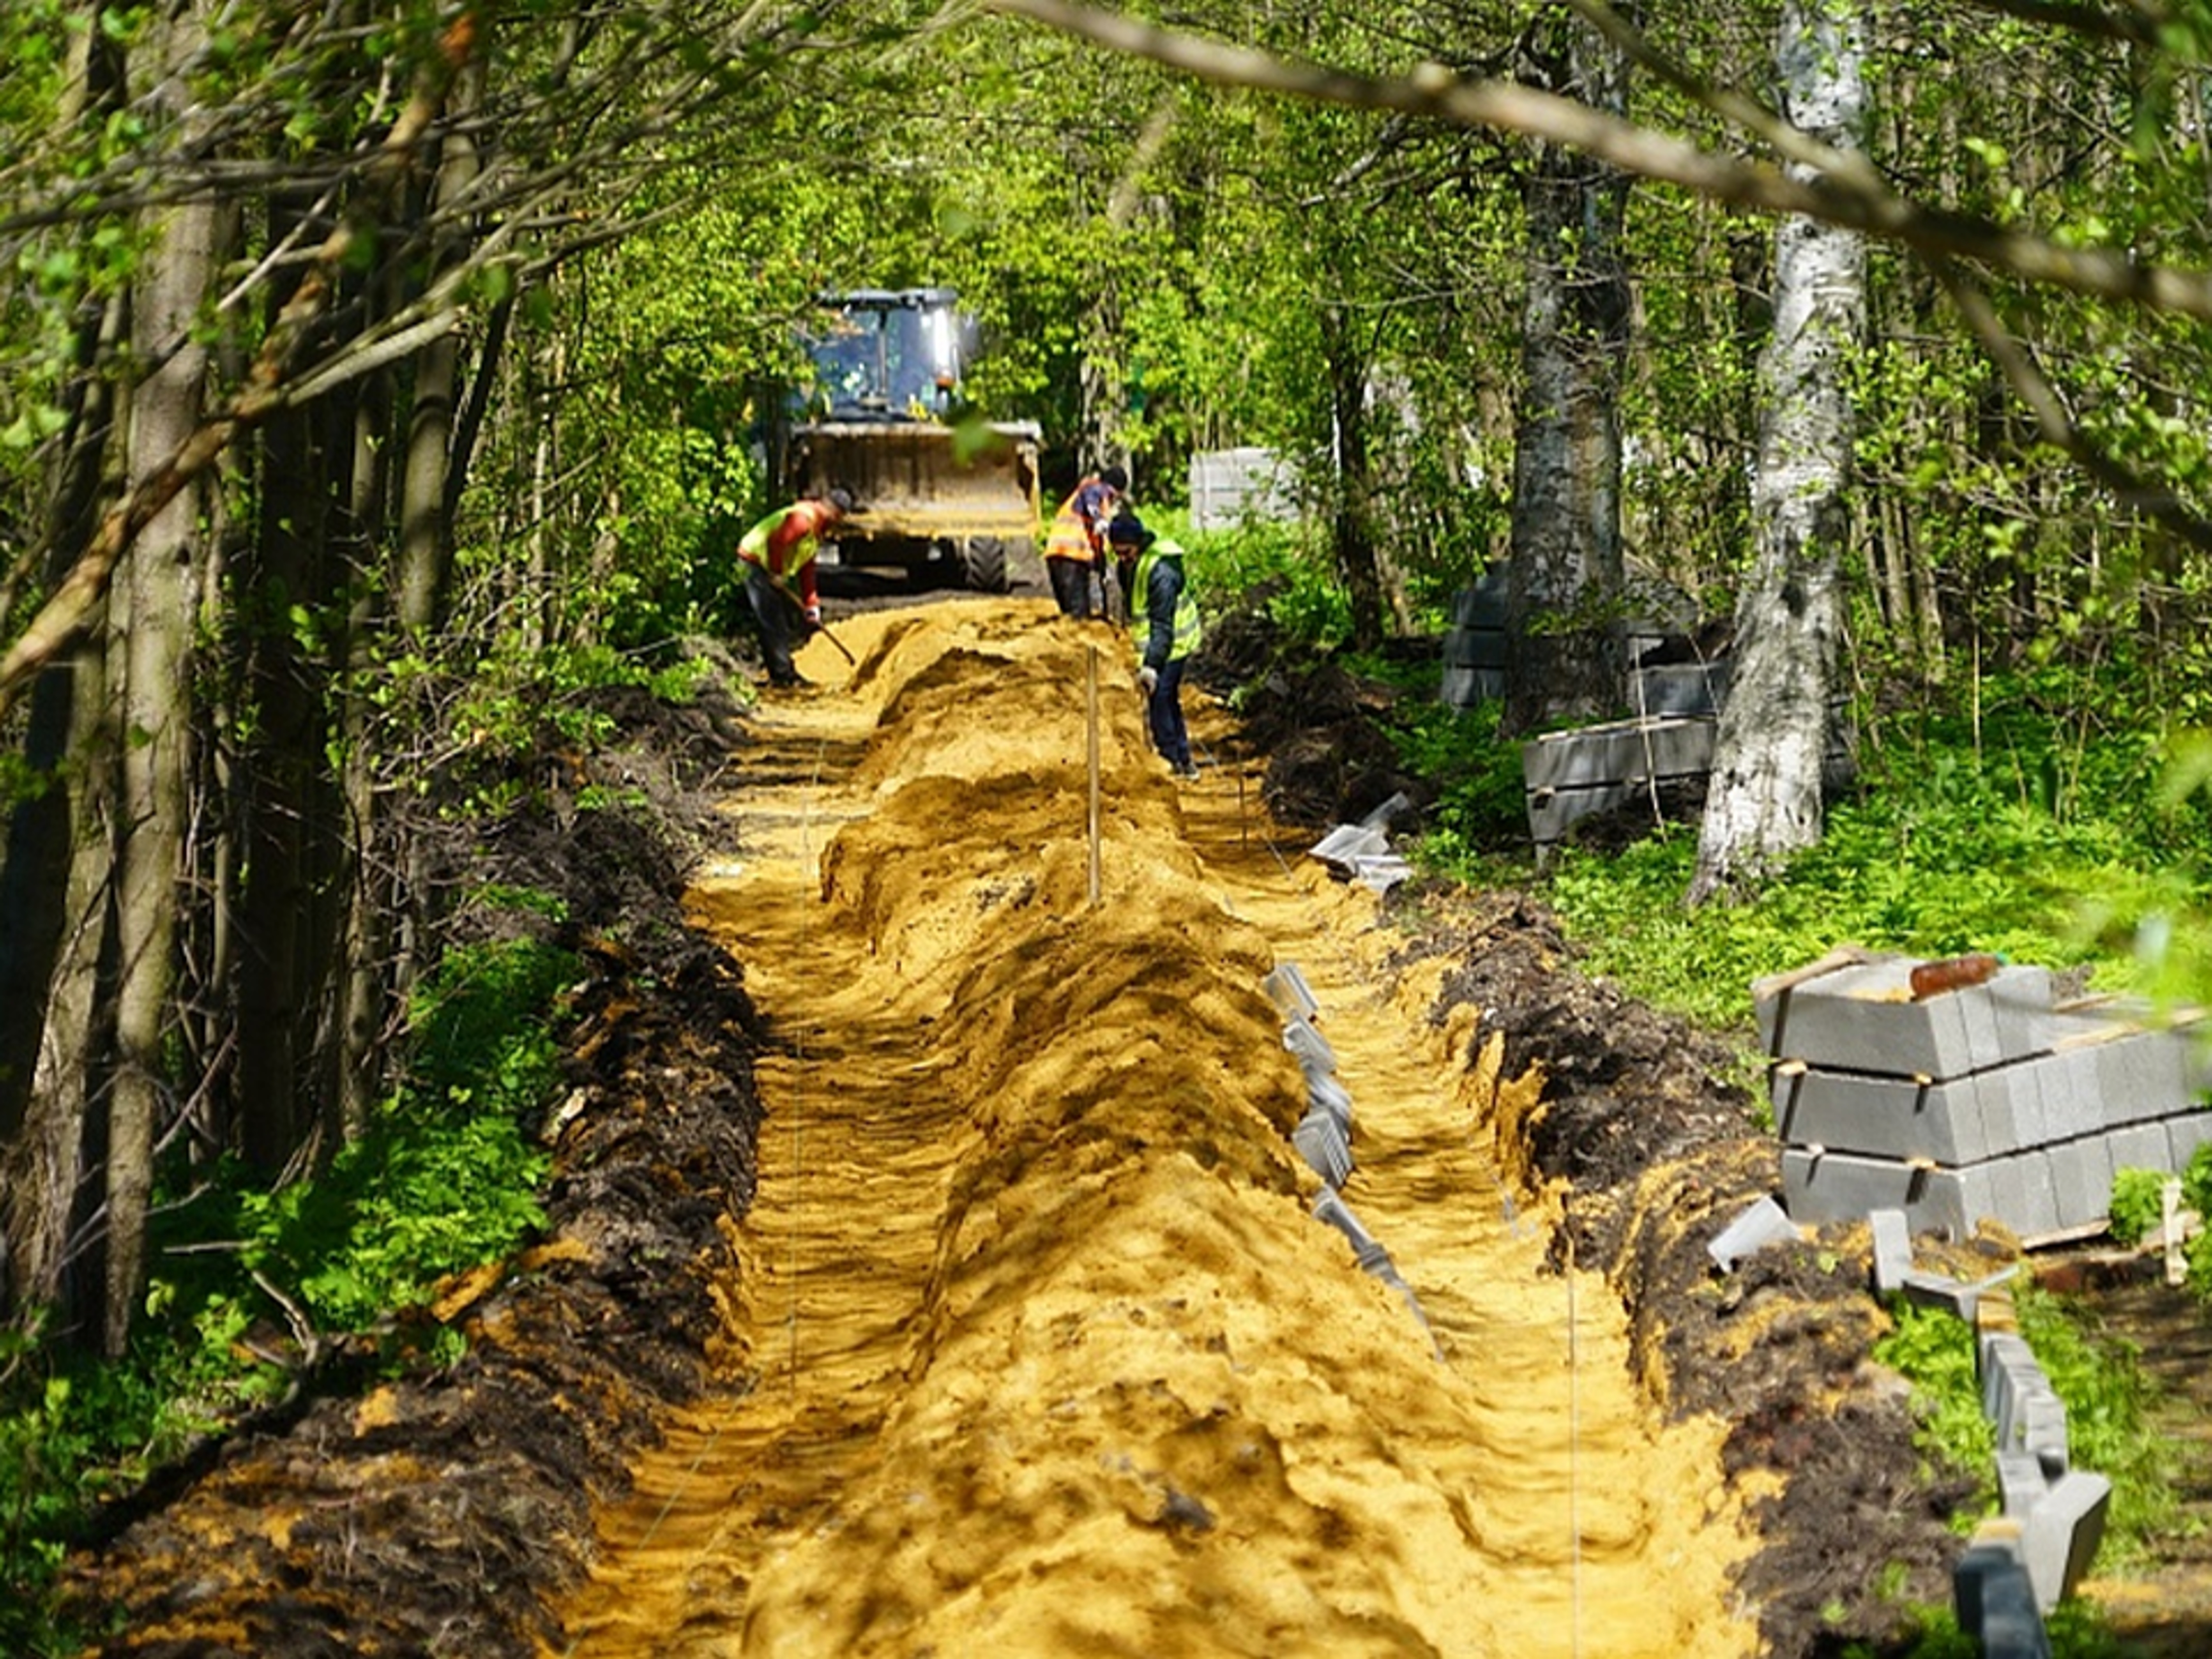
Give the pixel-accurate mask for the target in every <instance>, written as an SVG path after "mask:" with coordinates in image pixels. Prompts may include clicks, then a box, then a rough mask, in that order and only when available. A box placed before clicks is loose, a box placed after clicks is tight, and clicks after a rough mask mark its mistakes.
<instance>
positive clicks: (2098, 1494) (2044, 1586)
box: [2021, 1469, 2112, 1613]
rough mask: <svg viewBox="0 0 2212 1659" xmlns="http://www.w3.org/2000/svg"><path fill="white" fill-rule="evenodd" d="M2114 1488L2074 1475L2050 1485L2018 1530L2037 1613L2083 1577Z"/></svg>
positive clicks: (2098, 1478)
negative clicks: (2019, 1530)
mask: <svg viewBox="0 0 2212 1659" xmlns="http://www.w3.org/2000/svg"><path fill="white" fill-rule="evenodd" d="M2111 1506H2112V1482H2111V1481H2109V1480H2106V1478H2105V1477H2104V1476H2103V1475H2101V1474H2091V1473H2090V1472H2089V1471H2088V1470H2087V1469H2074V1470H2071V1471H2069V1473H2067V1474H2064V1475H2062V1476H2061V1477H2060V1478H2059V1479H2058V1480H2057V1481H2055V1482H2053V1483H2052V1485H2051V1490H2050V1491H2049V1492H2045V1494H2044V1497H2043V1501H2042V1502H2041V1503H2039V1504H2037V1505H2036V1506H2035V1507H2034V1509H2033V1510H2030V1511H2029V1512H2028V1515H2027V1522H2026V1523H2025V1525H2024V1526H2023V1528H2021V1559H2022V1561H2023V1562H2024V1563H2025V1565H2026V1566H2027V1577H2028V1582H2029V1583H2031V1584H2033V1586H2034V1589H2035V1604H2036V1607H2037V1608H2038V1610H2039V1611H2040V1612H2043V1613H2049V1612H2050V1611H2051V1609H2052V1608H2053V1607H2057V1605H2058V1604H2059V1603H2060V1602H2061V1601H2064V1600H2065V1599H2066V1597H2068V1596H2069V1595H2072V1594H2073V1592H2074V1589H2075V1586H2076V1585H2078V1584H2079V1583H2081V1580H2082V1579H2083V1578H2084V1577H2087V1575H2088V1571H2089V1568H2090V1565H2091V1564H2092V1563H2093V1562H2094V1561H2095V1560H2096V1559H2097V1547H2098V1546H2099V1545H2100V1544H2101V1543H2103V1542H2104V1539H2105V1518H2106V1512H2107V1511H2108V1510H2110V1508H2111Z"/></svg>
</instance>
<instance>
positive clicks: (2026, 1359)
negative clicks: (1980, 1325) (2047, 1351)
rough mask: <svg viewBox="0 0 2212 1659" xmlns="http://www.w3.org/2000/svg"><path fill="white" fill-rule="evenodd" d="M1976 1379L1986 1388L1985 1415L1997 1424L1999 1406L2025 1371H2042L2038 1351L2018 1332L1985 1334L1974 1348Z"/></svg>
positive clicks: (1986, 1332) (1984, 1398) (1983, 1408)
mask: <svg viewBox="0 0 2212 1659" xmlns="http://www.w3.org/2000/svg"><path fill="white" fill-rule="evenodd" d="M1974 1366H1975V1375H1976V1376H1978V1378H1979V1379H1980V1381H1981V1385H1982V1415H1983V1416H1984V1417H1985V1418H1987V1419H1989V1420H1990V1422H1991V1423H1995V1422H1996V1420H1997V1404H1998V1401H1999V1399H2000V1398H2001V1397H2002V1395H2003V1393H2004V1391H2005V1390H2007V1389H2009V1388H2011V1387H2012V1386H2014V1384H2013V1381H2012V1379H2013V1378H2014V1377H2015V1376H2017V1375H2019V1374H2020V1372H2021V1368H2022V1367H2031V1368H2033V1369H2035V1370H2041V1369H2042V1368H2041V1367H2040V1366H2038V1365H2037V1364H2036V1363H2035V1351H2034V1350H2033V1349H2032V1348H2030V1347H2029V1346H2027V1339H2026V1338H2025V1337H2023V1336H2021V1334H2019V1333H2018V1332H2016V1331H1984V1332H1983V1333H1982V1334H1981V1340H1979V1341H1978V1343H1977V1344H1976V1345H1975V1347H1974Z"/></svg>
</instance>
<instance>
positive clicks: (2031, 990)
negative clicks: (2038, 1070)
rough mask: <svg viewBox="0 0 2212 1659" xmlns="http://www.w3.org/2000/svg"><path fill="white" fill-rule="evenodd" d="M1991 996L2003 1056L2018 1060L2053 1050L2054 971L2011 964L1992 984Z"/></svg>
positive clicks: (2004, 967)
mask: <svg viewBox="0 0 2212 1659" xmlns="http://www.w3.org/2000/svg"><path fill="white" fill-rule="evenodd" d="M1988 996H1989V1002H1990V1013H1991V1015H1992V1017H1993V1018H1995V1020H1996V1043H1997V1050H1998V1052H1999V1053H2000V1054H2005V1055H2007V1056H2008V1057H2012V1058H2015V1059H2016V1058H2020V1057H2021V1056H2024V1055H2027V1054H2041V1053H2042V1052H2043V1051H2044V1050H2045V1049H2047V1048H2050V1047H2051V1040H2052V1030H2051V1009H2052V1005H2053V990H2052V984H2051V969H2048V968H2039V967H2037V966H2035V965H2034V964H2033V963H2006V964H2005V965H2004V966H2003V967H2002V968H2000V969H1997V971H1996V976H1995V977H1994V978H1992V979H1991V980H1990V981H1989V986H1988Z"/></svg>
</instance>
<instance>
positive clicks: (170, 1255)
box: [0, 893, 577, 1654]
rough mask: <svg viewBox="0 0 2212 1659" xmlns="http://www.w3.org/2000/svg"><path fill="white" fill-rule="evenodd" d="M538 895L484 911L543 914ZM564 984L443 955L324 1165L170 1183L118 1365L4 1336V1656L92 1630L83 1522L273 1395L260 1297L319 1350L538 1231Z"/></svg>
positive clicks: (0, 1521) (0, 1538) (273, 1324)
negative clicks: (320, 1343) (79, 1568)
mask: <svg viewBox="0 0 2212 1659" xmlns="http://www.w3.org/2000/svg"><path fill="white" fill-rule="evenodd" d="M486 897H487V899H488V900H489V901H498V900H500V899H501V898H502V897H504V898H507V899H519V900H520V902H522V903H523V905H524V906H525V908H532V909H537V910H539V911H543V910H544V909H545V908H547V907H546V899H547V896H545V895H517V894H506V895H501V894H498V893H488V894H487V896H486ZM556 908H557V907H556ZM576 972H577V963H576V962H575V960H574V958H573V957H570V956H569V955H568V954H567V953H566V952H563V951H557V950H555V949H552V948H551V947H550V946H547V945H542V944H538V943H537V942H535V941H532V940H527V939H518V940H506V941H500V942H496V943H490V944H484V945H471V946H467V947H464V948H459V949H455V950H453V951H448V952H447V955H446V957H444V959H443V960H442V961H441V963H440V964H439V966H438V968H437V969H436V970H435V972H434V973H432V974H431V975H429V977H428V979H427V980H426V981H425V982H424V984H423V986H422V988H421V989H420V991H419V992H418V993H417V994H416V997H415V999H414V1002H413V1006H412V1007H411V1009H410V1032H411V1036H412V1040H413V1044H414V1060H413V1066H412V1068H411V1070H410V1075H409V1078H408V1080H407V1082H406V1084H405V1085H404V1087H403V1089H402V1090H401V1091H400V1092H399V1094H398V1096H397V1097H394V1099H393V1100H392V1102H391V1103H389V1104H388V1105H387V1106H386V1108H385V1109H384V1110H383V1111H381V1112H380V1114H379V1115H378V1117H377V1120H376V1121H375V1122H374V1125H373V1126H372V1127H370V1129H369V1131H368V1133H366V1134H365V1135H363V1136H362V1138H361V1139H358V1140H356V1141H353V1142H351V1143H349V1144H348V1145H347V1146H344V1147H343V1148H342V1149H341V1150H340V1151H339V1152H338V1153H337V1156H336V1157H335V1158H333V1159H332V1160H331V1165H330V1167H329V1168H328V1169H327V1170H325V1171H323V1172H322V1173H321V1174H319V1175H318V1176H315V1177H313V1179H310V1180H306V1181H300V1182H293V1183H292V1184H290V1185H289V1186H285V1187H282V1188H277V1189H276V1190H274V1191H268V1190H263V1189H260V1188H256V1187H255V1186H253V1184H252V1182H250V1180H249V1179H248V1178H247V1177H246V1175H245V1174H244V1172H243V1171H242V1170H240V1169H238V1168H236V1167H235V1166H234V1165H230V1164H225V1165H224V1166H222V1168H221V1169H220V1170H218V1171H217V1172H216V1178H215V1179H214V1180H213V1181H212V1182H209V1181H208V1180H207V1179H206V1172H205V1171H198V1172H188V1171H181V1170H180V1171H176V1172H173V1173H174V1174H177V1175H189V1176H191V1177H192V1180H193V1185H192V1187H191V1189H190V1191H191V1194H193V1195H192V1196H191V1197H190V1198H189V1199H188V1200H180V1201H176V1202H173V1203H171V1204H168V1205H165V1206H163V1209H162V1211H161V1214H160V1218H159V1226H158V1231H157V1236H156V1237H155V1259H156V1260H157V1261H160V1262H161V1263H162V1264H163V1266H162V1267H161V1269H160V1270H159V1271H158V1272H157V1273H156V1276H155V1279H154V1281H153V1283H152V1284H151V1285H150V1286H149V1291H148V1294H147V1301H146V1313H147V1319H146V1321H145V1322H144V1323H143V1328H142V1329H141V1332H140V1334H139V1335H138V1337H137V1340H136V1342H135V1343H134V1346H133V1348H132V1351H131V1356H130V1358H129V1359H128V1360H127V1361H126V1362H125V1363H124V1364H104V1363H100V1362H96V1361H93V1360H89V1359H76V1360H71V1359H68V1358H62V1357H58V1356H57V1355H56V1354H55V1353H54V1352H51V1351H48V1350H46V1349H44V1348H41V1347H40V1346H38V1345H37V1344H36V1343H35V1342H34V1341H33V1340H32V1339H31V1338H28V1337H26V1336H22V1335H20V1334H0V1367H5V1371H4V1376H5V1383H4V1386H0V1648H3V1649H5V1650H7V1651H9V1652H21V1653H26V1654H31V1653H63V1652H71V1651H75V1650H76V1649H77V1648H78V1647H79V1646H80V1645H81V1644H82V1641H83V1640H84V1639H85V1637H84V1633H83V1632H66V1631H63V1630H61V1629H60V1628H59V1627H58V1626H57V1625H56V1624H55V1622H54V1615H53V1610H52V1609H53V1596H52V1591H53V1584H54V1577H55V1573H56V1571H57V1570H58V1566H59V1563H60V1560H61V1558H62V1554H63V1552H64V1548H65V1547H66V1546H67V1543H68V1541H69V1540H70V1537H71V1536H72V1535H73V1533H74V1530H75V1528H76V1526H77V1525H78V1524H79V1523H80V1522H81V1520H82V1517H83V1516H85V1515H86V1514H87V1513H88V1510H89V1509H90V1507H91V1506H92V1505H93V1504H95V1503H97V1502H99V1501H100V1499H101V1498H105V1497H107V1496H111V1495H112V1494H115V1493H117V1492H122V1491H125V1490H128V1489H129V1488H130V1487H131V1486H134V1485H135V1484H137V1482H138V1481H140V1480H143V1479H144V1477H145V1476H146V1474H148V1473H149V1471H150V1470H151V1469H152V1468H155V1467H156V1466H158V1465H159V1464H160V1463H161V1462H164V1461H166V1460H167V1459H170V1458H173V1457H174V1456H176V1455H178V1454H179V1453H180V1452H181V1451H183V1450H184V1449H185V1448H186V1447H187V1446H188V1445H189V1444H190V1443H191V1442H192V1441H193V1440H194V1439H196V1438H197V1437H199V1436H202V1435H204V1434H207V1433H210V1432H212V1431H216V1430H217V1429H218V1428H220V1427H221V1426H222V1425H223V1424H224V1423H225V1422H226V1421H228V1420H229V1419H234V1417H236V1416H237V1415H238V1414H239V1413H240V1412H242V1411H243V1410H245V1409H246V1408H248V1407H252V1406H254V1405H257V1404H260V1403H265V1402H266V1401H270V1400H271V1399H273V1398H275V1397H276V1395H277V1394H278V1393H280V1392H281V1391H282V1390H283V1389H284V1388H285V1387H286V1386H287V1384H288V1383H289V1372H288V1371H287V1370H285V1369H284V1367H283V1365H281V1364H277V1363H276V1359H275V1350H276V1346H277V1345H278V1343H280V1342H281V1338H279V1337H277V1336H276V1332H277V1331H279V1330H281V1329H282V1328H283V1325H284V1322H287V1321H289V1318H290V1317H291V1316H292V1315H291V1310H288V1309H286V1308H284V1307H283V1306H282V1305H280V1304H279V1303H278V1302H277V1301H276V1299H275V1298H274V1297H273V1296H272V1294H271V1287H273V1289H274V1291H276V1292H280V1293H281V1294H282V1295H283V1297H284V1298H285V1299H286V1300H287V1301H289V1303H290V1304H291V1307H292V1309H296V1310H298V1311H299V1313H301V1314H302V1315H304V1316H306V1317H307V1320H308V1321H309V1322H311V1323H312V1324H313V1327H314V1328H315V1329H316V1331H317V1332H319V1334H322V1335H323V1336H325V1337H326V1338H327V1337H330V1336H333V1335H337V1334H347V1333H363V1332H368V1331H371V1330H374V1329H377V1328H380V1327H382V1326H383V1325H384V1323H385V1322H386V1318H387V1316H389V1315H390V1314H391V1313H392V1311H393V1310H406V1309H411V1308H416V1307H420V1306H421V1305H422V1304H424V1303H425V1302H427V1301H428V1299H429V1298H430V1297H431V1296H432V1294H433V1291H434V1287H435V1285H436V1283H437V1281H438V1280H439V1279H441V1278H442V1277H444V1276H446V1275H447V1274H452V1273H461V1272H465V1271H466V1270H467V1269H469V1268H471V1267H475V1266H477V1264H479V1263H481V1262H483V1261H489V1260H495V1259H497V1258H498V1257H500V1256H501V1255H507V1254H508V1253H510V1252H511V1251H513V1249H516V1248H517V1247H518V1246H519V1245H520V1244H521V1243H522V1242H523V1241H524V1240H525V1239H526V1238H527V1237H529V1235H530V1234H531V1233H532V1232H533V1231H536V1230H538V1229H539V1228H541V1227H543V1226H544V1211H543V1210H542V1209H541V1208H540V1206H539V1205H538V1200H537V1197H536V1192H537V1188H538V1184H539V1182H541V1181H542V1180H543V1179H544V1173H545V1170H546V1168H547V1165H548V1162H549V1159H548V1155H547V1154H546V1153H545V1152H544V1150H543V1149H542V1148H540V1147H539V1146H538V1145H537V1144H536V1143H535V1141H534V1140H533V1139H532V1138H531V1136H530V1134H529V1133H528V1129H529V1127H530V1126H531V1125H532V1124H534V1123H535V1121H537V1118H538V1115H539V1114H540V1112H541V1111H542V1109H544V1107H545V1105H546V1104H547V1103H549V1102H550V1099H551V1097H552V1094H553V1091H554V1089H555V1087H556V1083H557V1072H556V1044H555V1038H554V1023H555V1021H556V1018H557V1012H558V999H559V993H560V991H561V988H562V987H563V986H565V985H567V984H568V983H569V982H570V981H572V980H573V979H574V976H575V974H576ZM386 1340H391V1339H390V1338H389V1337H387V1339H386ZM427 1341H428V1346H427V1348H426V1349H421V1350H410V1349H407V1348H404V1347H394V1348H392V1349H391V1350H390V1351H389V1352H390V1357H391V1358H392V1363H394V1364H412V1365H421V1364H449V1363H451V1362H452V1361H453V1359H454V1358H458V1357H459V1353H460V1352H461V1346H460V1341H459V1334H458V1333H454V1332H448V1331H433V1332H431V1333H429V1334H428V1338H427Z"/></svg>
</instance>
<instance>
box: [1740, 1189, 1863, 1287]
mask: <svg viewBox="0 0 2212 1659" xmlns="http://www.w3.org/2000/svg"><path fill="white" fill-rule="evenodd" d="M1899 1219H1900V1220H1901V1219H1902V1218H1901V1217H1900V1218H1899ZM1802 1237H1804V1235H1803V1234H1802V1233H1801V1232H1799V1231H1797V1224H1796V1222H1794V1221H1792V1220H1790V1217H1789V1215H1788V1213H1787V1212H1784V1209H1783V1207H1782V1206H1781V1205H1779V1204H1778V1203H1776V1202H1775V1201H1774V1200H1773V1199H1772V1198H1771V1197H1767V1198H1762V1199H1760V1200H1759V1202H1758V1203H1756V1204H1754V1205H1753V1206H1751V1207H1750V1208H1749V1209H1748V1210H1746V1211H1745V1212H1743V1213H1742V1214H1741V1215H1740V1216H1738V1217H1737V1218H1735V1220H1734V1221H1731V1222H1730V1223H1729V1225H1727V1226H1725V1227H1723V1229H1722V1230H1721V1231H1720V1232H1719V1233H1718V1234H1717V1236H1716V1237H1714V1238H1713V1240H1712V1242H1711V1243H1709V1244H1707V1245H1706V1246H1705V1254H1706V1255H1710V1256H1711V1257H1712V1259H1713V1265H1714V1266H1716V1267H1718V1268H1719V1269H1720V1270H1721V1271H1722V1272H1723V1273H1734V1272H1735V1264H1736V1263H1737V1262H1739V1261H1741V1260H1742V1259H1743V1258H1744V1257H1746V1256H1747V1255H1751V1254H1752V1253H1753V1251H1756V1250H1762V1249H1765V1248H1766V1247H1767V1246H1768V1245H1769V1244H1782V1243H1796V1242H1797V1241H1798V1240H1800V1239H1802Z"/></svg>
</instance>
